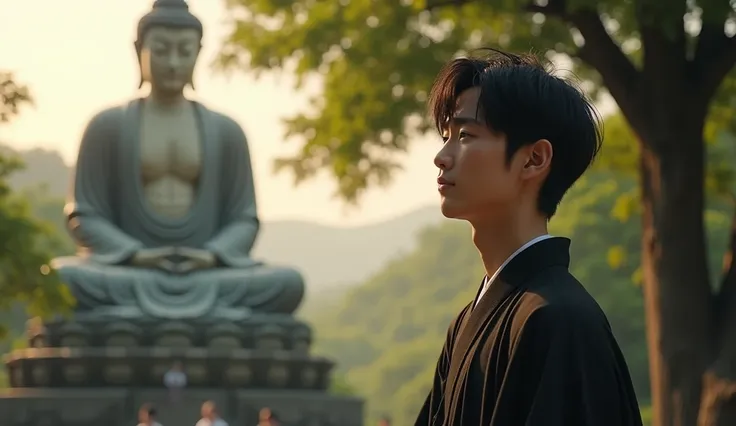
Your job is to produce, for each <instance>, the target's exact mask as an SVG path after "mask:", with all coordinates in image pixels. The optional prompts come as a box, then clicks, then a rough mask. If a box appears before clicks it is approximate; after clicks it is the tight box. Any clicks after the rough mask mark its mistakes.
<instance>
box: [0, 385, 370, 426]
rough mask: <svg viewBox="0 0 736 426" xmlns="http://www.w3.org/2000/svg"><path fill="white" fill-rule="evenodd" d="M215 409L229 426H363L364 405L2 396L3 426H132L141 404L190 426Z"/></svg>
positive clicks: (193, 395) (203, 396)
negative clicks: (276, 420) (267, 423)
mask: <svg viewBox="0 0 736 426" xmlns="http://www.w3.org/2000/svg"><path fill="white" fill-rule="evenodd" d="M207 400H212V401H215V403H216V404H217V406H218V408H219V410H220V412H221V413H222V417H223V418H224V419H225V420H227V422H228V423H229V424H231V425H245V426H255V425H257V424H258V411H259V410H260V409H261V408H262V407H270V408H272V409H273V410H274V411H276V412H277V413H278V414H279V417H281V418H282V421H283V423H284V424H285V425H289V426H362V424H363V423H362V419H361V415H362V401H360V400H358V399H355V398H346V397H338V396H334V395H328V394H326V393H324V392H319V391H294V390H280V391H269V390H227V389H221V388H213V389H207V388H200V389H188V390H186V391H184V393H183V394H182V395H181V398H180V400H179V401H178V402H177V403H171V402H169V401H168V398H167V392H166V390H164V389H150V388H149V389H146V388H133V389H124V388H117V389H111V388H87V389H74V388H70V389H6V390H3V391H0V413H2V419H3V420H2V425H3V426H100V425H105V426H131V425H135V424H137V418H136V416H137V411H138V407H140V406H141V405H142V404H144V403H152V404H154V405H155V406H156V407H157V408H158V411H159V421H160V422H161V424H163V425H164V426H178V425H182V426H186V425H194V424H195V423H196V422H197V420H199V409H200V406H201V405H202V403H203V402H204V401H207Z"/></svg>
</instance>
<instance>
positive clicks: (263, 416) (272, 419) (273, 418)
mask: <svg viewBox="0 0 736 426" xmlns="http://www.w3.org/2000/svg"><path fill="white" fill-rule="evenodd" d="M258 426H281V422H280V421H279V417H278V416H277V415H276V413H274V412H273V410H271V409H270V408H268V407H264V408H262V409H261V412H260V413H258Z"/></svg>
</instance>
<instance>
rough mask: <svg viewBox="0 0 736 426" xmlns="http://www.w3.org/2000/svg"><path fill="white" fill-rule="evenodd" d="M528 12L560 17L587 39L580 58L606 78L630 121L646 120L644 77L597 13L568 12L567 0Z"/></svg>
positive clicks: (530, 8) (535, 7) (588, 11)
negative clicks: (642, 95) (642, 96)
mask: <svg viewBox="0 0 736 426" xmlns="http://www.w3.org/2000/svg"><path fill="white" fill-rule="evenodd" d="M526 10H527V11H529V12H533V13H543V14H545V15H546V16H552V17H557V18H558V19H561V20H563V21H565V22H567V23H569V24H571V25H573V26H575V28H577V29H578V31H580V34H582V36H583V38H584V39H585V45H583V46H582V47H580V48H579V49H578V51H577V53H576V56H577V57H578V58H580V59H581V60H582V61H583V62H585V63H586V64H588V65H589V66H591V67H592V68H594V69H595V70H597V71H598V73H599V74H600V75H601V77H602V78H603V82H604V83H605V85H606V87H607V88H608V91H609V92H610V93H611V95H612V96H613V97H614V99H616V102H617V103H618V105H619V107H620V108H621V110H622V111H623V112H624V114H625V115H626V117H627V118H629V119H630V120H632V122H633V123H635V122H636V120H637V119H636V117H641V118H643V117H644V116H645V114H644V112H643V111H639V109H640V108H641V103H640V102H638V94H639V90H638V88H639V85H640V82H641V73H640V72H639V71H638V70H637V69H636V67H634V64H632V63H631V61H630V60H629V58H628V57H627V56H626V54H624V52H623V51H622V50H621V48H620V47H619V46H618V44H616V42H615V41H614V40H613V38H612V37H611V35H610V34H608V31H606V28H605V26H604V25H603V21H602V20H601V17H600V15H599V14H598V12H597V11H596V10H591V9H578V10H575V11H574V12H568V11H567V6H566V4H565V0H549V1H548V3H547V5H546V6H538V5H529V6H527V7H526Z"/></svg>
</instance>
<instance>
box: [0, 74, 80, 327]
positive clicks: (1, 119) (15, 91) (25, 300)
mask: <svg viewBox="0 0 736 426" xmlns="http://www.w3.org/2000/svg"><path fill="white" fill-rule="evenodd" d="M30 100H31V98H30V96H29V93H28V89H27V88H25V87H24V86H22V85H19V84H17V83H15V82H14V81H13V79H12V75H10V74H8V73H0V101H2V103H0V124H2V123H6V122H8V121H9V120H10V119H11V118H12V117H13V116H14V115H15V114H17V113H18V111H19V108H20V107H21V106H22V104H24V103H28V102H30ZM21 167H22V164H21V163H20V162H19V161H18V160H17V159H14V158H8V157H4V156H0V241H2V245H0V311H9V310H11V309H13V308H14V307H17V306H18V305H20V306H22V307H23V308H25V309H26V310H27V312H28V313H29V314H30V315H33V316H42V317H45V316H49V315H52V314H55V313H63V312H66V311H67V310H68V309H69V308H70V307H71V306H72V305H73V298H72V296H71V294H70V293H69V291H68V289H67V288H66V286H64V285H63V284H62V283H61V282H60V281H59V279H58V277H57V275H56V274H55V273H54V272H53V271H52V270H51V269H50V268H49V266H48V262H49V260H50V259H51V256H52V253H53V251H52V250H54V249H56V248H58V247H57V246H55V245H53V244H56V243H53V244H52V241H55V240H53V236H52V235H53V229H52V227H50V226H47V225H46V224H45V223H43V222H41V221H38V220H36V219H34V217H33V213H32V212H31V209H30V206H29V204H28V201H27V199H26V198H25V197H23V196H22V195H20V194H15V193H13V191H12V190H11V188H10V186H9V185H8V178H9V176H10V175H11V174H12V173H13V172H15V171H17V170H19V169H20V168H21ZM6 326H7V324H0V335H2V334H4V333H5V332H7V328H6Z"/></svg>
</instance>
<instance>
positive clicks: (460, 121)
mask: <svg viewBox="0 0 736 426" xmlns="http://www.w3.org/2000/svg"><path fill="white" fill-rule="evenodd" d="M466 124H474V125H477V126H482V125H483V123H481V122H480V121H479V120H478V119H477V118H475V117H452V118H450V119H449V120H448V121H447V122H446V123H445V125H444V126H442V127H443V128H445V129H447V128H448V127H450V126H463V125H466Z"/></svg>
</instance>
